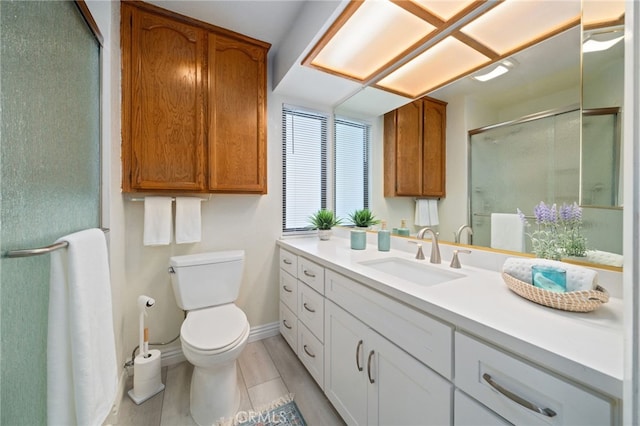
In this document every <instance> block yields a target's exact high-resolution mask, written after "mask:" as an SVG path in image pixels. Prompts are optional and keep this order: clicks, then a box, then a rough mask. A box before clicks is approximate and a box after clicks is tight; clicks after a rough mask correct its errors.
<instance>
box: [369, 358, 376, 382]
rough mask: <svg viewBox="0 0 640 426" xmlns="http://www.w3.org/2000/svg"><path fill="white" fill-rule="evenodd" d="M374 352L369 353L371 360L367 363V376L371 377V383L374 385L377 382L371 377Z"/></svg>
mask: <svg viewBox="0 0 640 426" xmlns="http://www.w3.org/2000/svg"><path fill="white" fill-rule="evenodd" d="M374 353H375V352H374V351H371V352H369V359H368V361H367V376H369V383H371V384H374V383H375V382H376V381H375V380H374V378H373V377H371V358H373V355H374Z"/></svg>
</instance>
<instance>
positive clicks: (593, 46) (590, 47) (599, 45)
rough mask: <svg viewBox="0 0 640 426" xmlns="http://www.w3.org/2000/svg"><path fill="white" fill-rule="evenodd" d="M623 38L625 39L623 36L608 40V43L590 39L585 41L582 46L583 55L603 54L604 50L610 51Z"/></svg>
mask: <svg viewBox="0 0 640 426" xmlns="http://www.w3.org/2000/svg"><path fill="white" fill-rule="evenodd" d="M623 38H624V35H621V36H620V37H616V38H614V39H611V40H606V41H598V40H594V39H589V40H587V41H585V42H584V44H583V45H582V53H591V52H601V51H603V50H607V49H610V48H611V47H613V46H614V45H615V44H616V43H618V42H619V41H620V40H622V39H623Z"/></svg>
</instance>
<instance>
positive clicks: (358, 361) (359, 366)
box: [356, 340, 364, 371]
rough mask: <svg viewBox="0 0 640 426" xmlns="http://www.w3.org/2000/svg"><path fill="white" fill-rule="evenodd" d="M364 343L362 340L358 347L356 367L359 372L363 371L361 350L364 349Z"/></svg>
mask: <svg viewBox="0 0 640 426" xmlns="http://www.w3.org/2000/svg"><path fill="white" fill-rule="evenodd" d="M363 343H364V342H363V341H362V340H360V341H359V342H358V346H356V367H358V371H362V366H361V365H360V349H361V348H362V344H363Z"/></svg>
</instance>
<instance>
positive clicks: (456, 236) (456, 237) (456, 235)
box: [453, 225, 473, 244]
mask: <svg viewBox="0 0 640 426" xmlns="http://www.w3.org/2000/svg"><path fill="white" fill-rule="evenodd" d="M465 228H467V229H468V230H469V235H473V229H471V226H469V225H462V226H461V227H460V228H458V230H457V231H456V232H454V233H453V241H454V242H455V243H456V244H459V243H460V236H461V235H462V231H464V229H465Z"/></svg>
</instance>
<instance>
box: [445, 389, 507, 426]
mask: <svg viewBox="0 0 640 426" xmlns="http://www.w3.org/2000/svg"><path fill="white" fill-rule="evenodd" d="M453 398H454V403H453V426H478V425H482V426H511V423H509V422H508V421H506V420H505V419H503V418H502V417H500V416H499V415H497V414H496V413H494V412H493V411H491V410H489V409H488V408H487V407H485V406H484V405H482V404H480V403H478V402H477V401H475V400H474V399H473V398H470V397H469V396H467V395H466V394H464V393H462V391H460V389H456V391H455V394H454V397H453Z"/></svg>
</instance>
